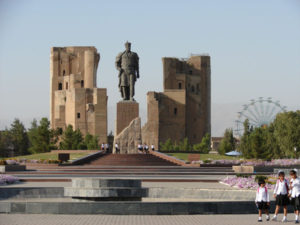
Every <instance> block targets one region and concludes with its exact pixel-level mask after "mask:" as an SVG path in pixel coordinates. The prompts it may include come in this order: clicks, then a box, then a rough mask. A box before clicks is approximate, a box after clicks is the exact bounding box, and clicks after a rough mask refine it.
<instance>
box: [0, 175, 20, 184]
mask: <svg viewBox="0 0 300 225" xmlns="http://www.w3.org/2000/svg"><path fill="white" fill-rule="evenodd" d="M16 182H19V179H18V178H17V177H14V176H11V175H1V174H0V185H5V184H13V183H16Z"/></svg>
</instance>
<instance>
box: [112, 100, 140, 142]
mask: <svg viewBox="0 0 300 225" xmlns="http://www.w3.org/2000/svg"><path fill="white" fill-rule="evenodd" d="M137 117H139V103H137V102H135V101H120V102H118V103H117V120H116V130H115V136H117V135H118V134H120V133H121V132H122V131H123V130H124V129H125V128H126V127H128V125H129V124H130V123H131V121H132V120H134V119H135V118H137Z"/></svg>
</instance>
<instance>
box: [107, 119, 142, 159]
mask: <svg viewBox="0 0 300 225" xmlns="http://www.w3.org/2000/svg"><path fill="white" fill-rule="evenodd" d="M115 144H118V146H119V151H117V150H116V148H115ZM138 144H142V132H141V118H140V117H137V118H135V119H134V120H132V121H131V123H130V124H129V125H128V126H127V127H126V128H125V129H124V130H123V131H122V132H121V133H120V134H118V135H116V136H115V138H114V149H113V153H120V154H136V153H138V149H137V148H138Z"/></svg>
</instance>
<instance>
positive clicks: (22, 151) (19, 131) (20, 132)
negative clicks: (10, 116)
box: [9, 119, 29, 155]
mask: <svg viewBox="0 0 300 225" xmlns="http://www.w3.org/2000/svg"><path fill="white" fill-rule="evenodd" d="M9 133H10V136H11V143H12V147H13V150H14V153H15V154H16V155H26V154H28V147H29V140H28V136H27V132H26V129H25V127H24V125H23V123H22V122H21V121H20V120H19V119H15V120H14V122H13V123H12V124H11V128H10V130H9Z"/></svg>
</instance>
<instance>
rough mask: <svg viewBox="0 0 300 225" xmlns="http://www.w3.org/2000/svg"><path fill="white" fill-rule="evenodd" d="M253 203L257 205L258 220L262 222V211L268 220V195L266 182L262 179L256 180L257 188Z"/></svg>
mask: <svg viewBox="0 0 300 225" xmlns="http://www.w3.org/2000/svg"><path fill="white" fill-rule="evenodd" d="M255 203H256V204H257V207H258V222H262V211H263V210H264V211H265V213H266V220H267V221H269V220H270V216H269V208H270V197H269V193H268V189H267V187H266V182H265V180H263V179H260V180H258V188H257V192H256V198H255Z"/></svg>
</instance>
